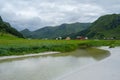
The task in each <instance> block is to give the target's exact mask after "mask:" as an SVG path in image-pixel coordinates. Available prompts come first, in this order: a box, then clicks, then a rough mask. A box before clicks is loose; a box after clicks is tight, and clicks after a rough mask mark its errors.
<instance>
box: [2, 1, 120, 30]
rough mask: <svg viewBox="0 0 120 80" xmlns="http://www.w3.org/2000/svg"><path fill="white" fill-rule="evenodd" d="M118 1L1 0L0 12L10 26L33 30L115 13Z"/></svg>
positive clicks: (90, 20) (91, 20)
mask: <svg viewBox="0 0 120 80" xmlns="http://www.w3.org/2000/svg"><path fill="white" fill-rule="evenodd" d="M119 4H120V0H18V1H17V0H1V1H0V15H1V16H2V17H3V19H4V20H5V21H8V22H10V23H11V24H12V26H13V27H15V28H17V29H19V30H22V29H24V28H29V29H30V30H35V29H39V28H42V27H44V26H48V25H52V26H54V25H59V24H62V23H73V22H93V21H94V20H96V19H97V18H98V17H99V16H101V15H104V14H110V13H119V12H120V11H119V8H120V5H119Z"/></svg>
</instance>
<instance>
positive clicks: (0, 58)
mask: <svg viewBox="0 0 120 80" xmlns="http://www.w3.org/2000/svg"><path fill="white" fill-rule="evenodd" d="M58 53H60V52H43V53H36V54H35V53H34V54H32V53H31V54H26V55H19V56H3V57H0V60H8V59H19V58H27V57H35V56H42V55H48V54H58Z"/></svg>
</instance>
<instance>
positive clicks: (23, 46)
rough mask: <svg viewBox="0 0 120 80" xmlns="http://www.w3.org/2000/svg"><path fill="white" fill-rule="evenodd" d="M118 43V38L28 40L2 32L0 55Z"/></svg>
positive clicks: (65, 50)
mask: <svg viewBox="0 0 120 80" xmlns="http://www.w3.org/2000/svg"><path fill="white" fill-rule="evenodd" d="M119 45H120V41H119V40H37V39H36V40H30V39H22V38H16V37H14V36H12V35H9V34H4V36H0V56H9V55H24V54H29V53H39V52H45V51H60V52H69V51H73V50H75V49H77V48H87V47H96V46H111V47H113V46H119Z"/></svg>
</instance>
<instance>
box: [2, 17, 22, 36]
mask: <svg viewBox="0 0 120 80" xmlns="http://www.w3.org/2000/svg"><path fill="white" fill-rule="evenodd" d="M4 34H11V35H14V36H17V37H20V38H23V35H22V34H21V33H20V32H18V31H17V30H16V29H14V28H13V27H11V25H10V24H9V23H7V22H4V21H3V20H2V18H1V16H0V35H1V36H2V35H4Z"/></svg>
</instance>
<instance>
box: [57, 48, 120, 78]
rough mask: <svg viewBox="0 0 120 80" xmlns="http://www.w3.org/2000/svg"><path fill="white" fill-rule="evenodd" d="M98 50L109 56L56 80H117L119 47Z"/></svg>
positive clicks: (118, 75)
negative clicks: (109, 54)
mask: <svg viewBox="0 0 120 80" xmlns="http://www.w3.org/2000/svg"><path fill="white" fill-rule="evenodd" d="M100 49H104V50H108V51H110V53H111V56H110V57H108V58H106V59H104V60H102V61H99V62H98V63H95V64H92V65H89V66H87V67H84V68H82V69H81V68H80V69H79V70H77V71H73V72H71V73H68V74H66V75H64V76H62V77H61V78H59V79H57V80H74V79H75V80H80V79H81V80H119V79H120V69H119V67H120V63H119V62H120V54H119V52H120V47H115V48H108V47H100Z"/></svg>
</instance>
